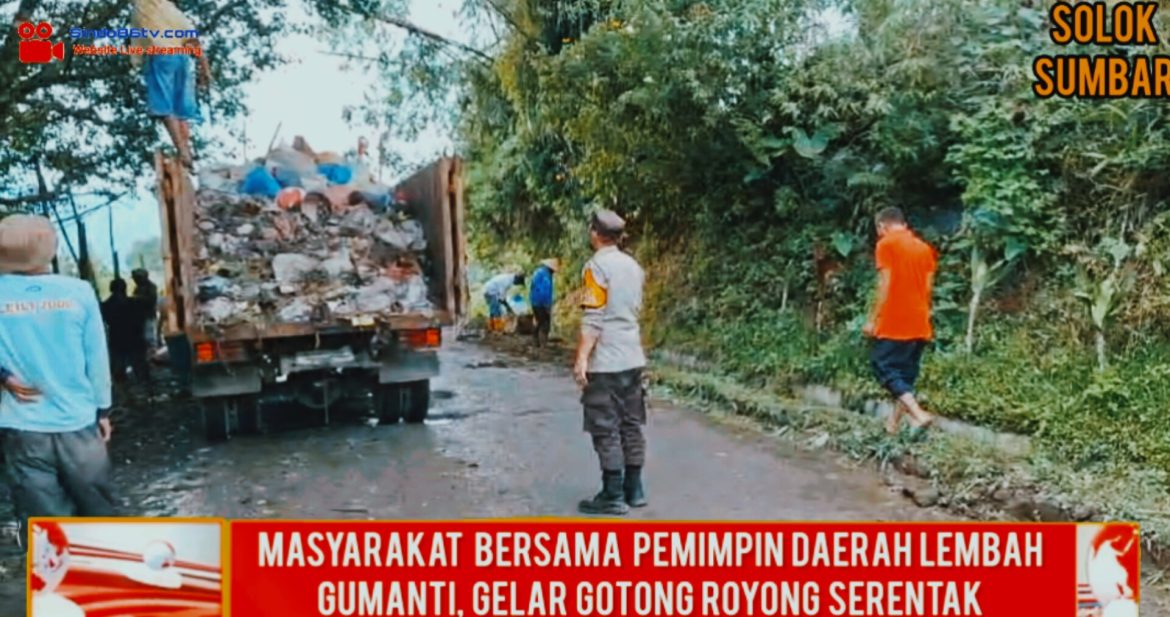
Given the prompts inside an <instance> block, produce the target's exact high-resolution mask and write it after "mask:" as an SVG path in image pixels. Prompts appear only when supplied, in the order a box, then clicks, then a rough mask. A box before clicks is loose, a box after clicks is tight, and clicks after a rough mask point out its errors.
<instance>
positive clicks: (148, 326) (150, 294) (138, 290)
mask: <svg viewBox="0 0 1170 617" xmlns="http://www.w3.org/2000/svg"><path fill="white" fill-rule="evenodd" d="M130 277H131V278H133V279H134V299H135V300H138V301H139V302H141V303H142V305H143V307H144V308H145V310H146V323H145V324H143V326H142V329H143V332H145V334H146V345H147V348H148V349H155V348H157V347H158V286H157V285H155V284H154V281H152V280H150V273H149V272H147V271H146V270H144V269H142V268H138V269H136V270H134V271H133V272H131V273H130Z"/></svg>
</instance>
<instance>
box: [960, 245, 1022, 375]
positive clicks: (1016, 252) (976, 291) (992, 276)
mask: <svg viewBox="0 0 1170 617" xmlns="http://www.w3.org/2000/svg"><path fill="white" fill-rule="evenodd" d="M1024 251H1025V248H1024V247H1023V246H1022V245H1015V244H1013V245H1010V246H1009V248H1008V249H1007V250H1005V251H1004V258H1003V259H1000V260H999V261H997V262H995V263H994V264H990V263H988V260H987V257H986V255H984V253H983V251H982V250H980V248H979V247H978V246H973V247H971V302H970V304H969V305H968V306H967V339H966V349H967V353H973V352H974V351H975V321H976V319H977V317H978V315H979V305H980V304H981V303H982V302H983V297H984V295H986V294H987V292H988V291H989V290H990V289H991V288H993V287H995V286H996V285H998V284H999V283H1000V281H1002V280H1003V279H1004V277H1006V276H1007V274H1008V273H1009V272H1010V271H1011V269H1012V266H1013V265H1015V263H1016V260H1017V259H1018V258H1019V256H1020V255H1021V254H1023V253H1024Z"/></svg>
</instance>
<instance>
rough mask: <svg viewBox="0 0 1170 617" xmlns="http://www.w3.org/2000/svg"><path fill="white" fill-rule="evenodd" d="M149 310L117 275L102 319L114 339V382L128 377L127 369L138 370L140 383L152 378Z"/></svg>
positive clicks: (112, 348) (135, 374)
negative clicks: (149, 355) (149, 347)
mask: <svg viewBox="0 0 1170 617" xmlns="http://www.w3.org/2000/svg"><path fill="white" fill-rule="evenodd" d="M149 310H150V307H149V306H147V305H146V302H145V301H144V300H140V299H138V298H131V297H130V296H129V295H128V294H127V293H126V281H125V280H124V279H120V278H117V279H114V280H113V281H112V282H111V283H110V297H109V298H106V301H105V302H102V320H103V321H105V323H106V332H107V336H108V338H109V341H110V365H111V367H112V370H113V374H114V381H117V382H121V381H122V380H124V379H125V377H126V369H127V368H129V369H131V370H133V371H134V379H135V380H136V381H138V382H139V383H146V382H149V381H150V361H149V359H148V358H147V342H146V331H147V324H146V322H147V318H148V317H149Z"/></svg>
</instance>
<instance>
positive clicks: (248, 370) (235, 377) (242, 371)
mask: <svg viewBox="0 0 1170 617" xmlns="http://www.w3.org/2000/svg"><path fill="white" fill-rule="evenodd" d="M263 387H264V380H263V379H262V374H261V372H260V368H259V367H257V366H251V365H232V366H229V365H223V364H221V365H215V366H211V367H204V368H200V369H198V370H196V371H194V373H193V374H192V375H191V394H192V395H194V396H195V397H196V398H211V397H221V396H241V395H245V394H259V393H260V390H261V389H263Z"/></svg>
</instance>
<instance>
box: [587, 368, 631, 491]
mask: <svg viewBox="0 0 1170 617" xmlns="http://www.w3.org/2000/svg"><path fill="white" fill-rule="evenodd" d="M587 377H588V379H589V383H588V384H587V385H586V386H585V392H584V393H583V394H582V395H581V404H582V405H584V407H585V432H587V433H589V435H590V436H591V437H592V438H593V449H594V450H595V451H596V452H597V458H598V459H599V460H600V462H601V469H602V471H620V470H621V469H623V468H624V467H641V466H642V465H643V464H644V463H645V462H646V438H645V436H643V435H642V426H643V425H645V424H646V392H645V390H644V389H643V385H642V369H633V370H629V371H622V372H620V373H590V374H589V375H587Z"/></svg>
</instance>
